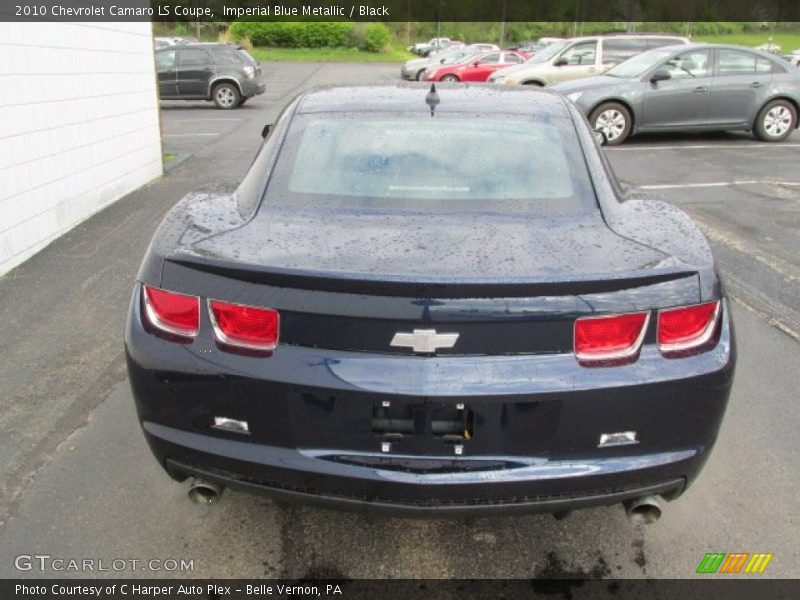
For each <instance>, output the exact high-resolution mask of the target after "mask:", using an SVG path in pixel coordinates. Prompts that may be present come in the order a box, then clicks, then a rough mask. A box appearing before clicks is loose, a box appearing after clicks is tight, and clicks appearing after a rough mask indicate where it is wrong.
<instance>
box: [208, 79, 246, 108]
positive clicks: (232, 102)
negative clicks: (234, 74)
mask: <svg viewBox="0 0 800 600" xmlns="http://www.w3.org/2000/svg"><path fill="white" fill-rule="evenodd" d="M211 98H212V100H214V104H216V105H217V108H222V109H223V110H229V109H231V108H236V107H237V106H239V103H241V101H242V97H241V95H240V94H239V90H238V89H237V88H236V86H235V85H233V84H232V83H220V84H219V85H216V86H214V91H213V92H211Z"/></svg>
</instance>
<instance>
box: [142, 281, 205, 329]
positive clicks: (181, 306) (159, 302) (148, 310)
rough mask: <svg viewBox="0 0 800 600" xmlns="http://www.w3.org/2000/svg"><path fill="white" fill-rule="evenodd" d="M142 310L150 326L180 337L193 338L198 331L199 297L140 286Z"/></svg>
mask: <svg viewBox="0 0 800 600" xmlns="http://www.w3.org/2000/svg"><path fill="white" fill-rule="evenodd" d="M142 289H143V296H144V312H145V316H146V317H147V321H148V322H149V323H150V325H151V326H152V327H154V328H155V329H157V330H160V331H162V332H164V333H169V334H171V335H175V336H178V337H181V338H188V339H191V338H194V337H195V336H196V335H197V332H198V331H200V298H198V297H197V296H187V295H185V294H177V293H175V292H168V291H167V290H161V289H159V288H154V287H150V286H149V285H145V286H142Z"/></svg>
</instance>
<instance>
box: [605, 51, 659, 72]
mask: <svg viewBox="0 0 800 600" xmlns="http://www.w3.org/2000/svg"><path fill="white" fill-rule="evenodd" d="M670 56H672V52H671V51H669V50H650V51H648V52H643V53H642V54H637V55H636V56H633V57H631V58H629V59H628V60H626V61H623V62H621V63H619V64H618V65H616V66H614V67H612V68H611V69H609V70H608V71H606V73H605V74H606V75H609V76H611V77H623V78H625V79H629V78H631V77H639V76H641V75H644V74H645V73H647V71H649V70H650V69H652V68H653V67H655V66H656V65H657V64H659V63H661V62H663V61H665V60H667V59H668V58H669V57H670Z"/></svg>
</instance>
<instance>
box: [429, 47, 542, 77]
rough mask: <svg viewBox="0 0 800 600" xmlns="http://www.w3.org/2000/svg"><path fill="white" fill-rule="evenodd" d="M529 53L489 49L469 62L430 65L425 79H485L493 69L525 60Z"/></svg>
mask: <svg viewBox="0 0 800 600" xmlns="http://www.w3.org/2000/svg"><path fill="white" fill-rule="evenodd" d="M529 56H530V55H529V54H526V53H524V52H518V51H516V50H490V51H489V52H484V53H483V54H481V55H479V56H477V57H473V58H472V59H470V61H469V62H465V63H459V64H452V65H443V66H441V67H431V68H430V69H428V70H427V71H425V75H424V78H425V81H486V80H487V79H489V75H491V74H492V73H493V72H494V71H497V70H498V69H502V68H504V67H509V66H511V65H516V64H519V63H522V62H525V61H526V60H528V58H529Z"/></svg>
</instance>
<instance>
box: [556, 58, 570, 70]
mask: <svg viewBox="0 0 800 600" xmlns="http://www.w3.org/2000/svg"><path fill="white" fill-rule="evenodd" d="M568 64H569V61H568V60H567V59H566V58H564V57H563V56H562V57H560V58H558V59H557V60H556V61H555V62H554V63H553V66H554V67H563V66H565V65H568Z"/></svg>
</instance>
